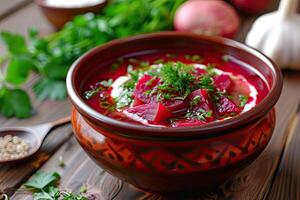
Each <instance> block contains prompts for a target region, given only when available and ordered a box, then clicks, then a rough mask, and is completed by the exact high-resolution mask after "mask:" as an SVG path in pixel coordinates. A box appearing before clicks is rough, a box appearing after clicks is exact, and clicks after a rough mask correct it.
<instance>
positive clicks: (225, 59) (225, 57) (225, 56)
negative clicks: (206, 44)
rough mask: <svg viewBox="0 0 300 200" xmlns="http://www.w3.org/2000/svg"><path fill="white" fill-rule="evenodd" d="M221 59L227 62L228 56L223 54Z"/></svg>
mask: <svg viewBox="0 0 300 200" xmlns="http://www.w3.org/2000/svg"><path fill="white" fill-rule="evenodd" d="M222 60H223V61H224V62H229V61H230V56H228V55H224V56H223V57H222Z"/></svg>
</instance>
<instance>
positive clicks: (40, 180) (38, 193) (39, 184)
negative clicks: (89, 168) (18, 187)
mask: <svg viewBox="0 0 300 200" xmlns="http://www.w3.org/2000/svg"><path fill="white" fill-rule="evenodd" d="M59 180H60V175H59V174H58V173H57V172H54V173H46V172H37V173H36V174H35V175H34V176H33V177H32V178H31V179H29V180H28V181H27V182H26V183H25V184H24V186H25V187H26V188H28V189H29V190H30V191H31V192H32V193H33V200H88V198H87V197H85V196H84V193H86V189H85V190H82V189H81V191H80V193H79V194H74V193H72V192H67V191H61V190H59V188H58V187H57V185H58V182H59Z"/></svg>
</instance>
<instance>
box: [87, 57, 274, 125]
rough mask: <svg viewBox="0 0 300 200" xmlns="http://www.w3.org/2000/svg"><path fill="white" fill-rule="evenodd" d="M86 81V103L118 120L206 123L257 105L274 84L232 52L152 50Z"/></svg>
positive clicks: (114, 64)
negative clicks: (269, 83)
mask: <svg viewBox="0 0 300 200" xmlns="http://www.w3.org/2000/svg"><path fill="white" fill-rule="evenodd" d="M107 67H110V68H111V70H109V71H108V72H106V73H102V72H99V73H98V74H95V75H93V77H92V78H91V79H89V80H88V81H86V83H84V92H83V93H82V96H83V98H84V99H85V100H86V103H87V104H88V105H89V106H91V107H92V108H93V109H95V110H97V111H98V112H100V113H102V114H104V115H106V116H109V117H112V118H114V119H117V120H121V121H126V122H131V123H139V124H143V125H147V126H163V127H183V126H201V125H203V124H206V123H213V122H215V121H219V120H226V119H228V118H232V117H235V116H237V115H239V114H240V113H243V112H247V111H248V110H250V109H251V108H253V107H254V106H255V105H257V104H258V103H259V102H260V101H261V100H262V99H263V98H264V97H265V96H266V95H267V93H268V91H269V88H268V87H267V84H266V83H265V80H263V78H261V76H260V75H259V73H257V72H254V71H253V70H251V69H250V67H249V66H247V64H245V63H243V62H241V61H239V60H237V59H235V58H234V57H232V56H227V55H221V54H218V53H211V52H204V53H199V52H184V53H178V52H176V53H173V52H172V51H168V52H154V53H153V52H152V53H150V54H146V55H137V56H127V57H123V58H120V59H118V60H116V61H115V62H113V63H111V64H110V65H109V66H107Z"/></svg>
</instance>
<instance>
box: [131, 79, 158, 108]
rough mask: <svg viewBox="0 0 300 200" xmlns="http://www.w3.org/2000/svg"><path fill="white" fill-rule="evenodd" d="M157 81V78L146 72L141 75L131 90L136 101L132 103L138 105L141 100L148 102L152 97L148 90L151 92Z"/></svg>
mask: <svg viewBox="0 0 300 200" xmlns="http://www.w3.org/2000/svg"><path fill="white" fill-rule="evenodd" d="M159 81H160V79H159V78H157V77H153V76H150V75H148V74H145V75H144V76H143V77H141V78H140V79H139V80H138V82H137V85H136V87H135V90H134V92H133V96H134V98H135V101H137V102H136V103H135V102H134V105H140V104H141V103H142V102H143V103H149V102H150V101H151V98H152V97H151V96H150V94H149V92H151V91H152V90H153V89H154V88H155V87H156V86H157V85H158V84H159Z"/></svg>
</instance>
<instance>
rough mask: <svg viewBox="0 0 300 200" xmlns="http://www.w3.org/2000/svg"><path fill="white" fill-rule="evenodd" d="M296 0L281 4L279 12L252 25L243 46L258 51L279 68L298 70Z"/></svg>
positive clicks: (283, 0)
mask: <svg viewBox="0 0 300 200" xmlns="http://www.w3.org/2000/svg"><path fill="white" fill-rule="evenodd" d="M298 1H299V0H281V2H280V5H279V10H278V11H276V12H272V13H269V14H265V15H263V16H261V17H259V18H258V19H257V21H256V22H255V23H254V24H253V26H252V28H251V30H250V32H249V33H248V36H247V38H246V44H248V45H249V46H252V47H254V48H256V49H259V50H261V51H262V52H263V53H265V54H266V55H267V56H269V57H270V58H271V59H272V60H274V61H275V62H276V63H277V64H278V65H279V66H280V67H281V68H289V69H295V70H300V15H299V14H297V7H298Z"/></svg>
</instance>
